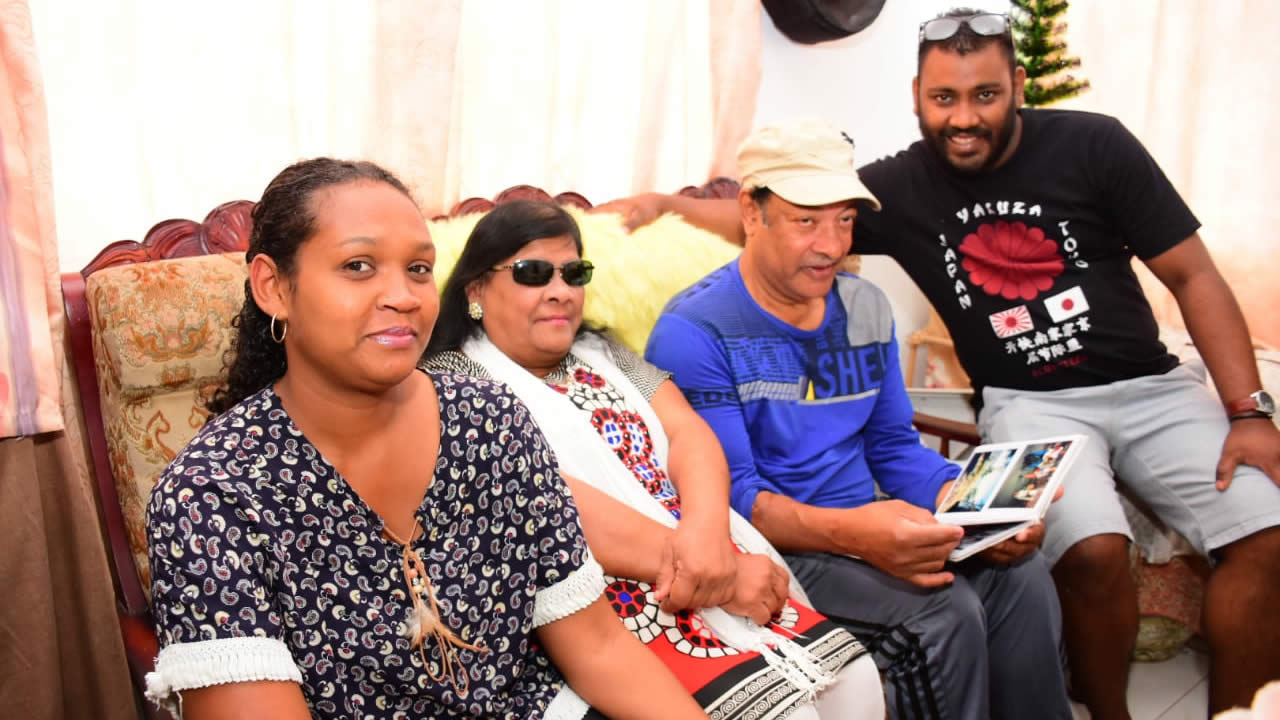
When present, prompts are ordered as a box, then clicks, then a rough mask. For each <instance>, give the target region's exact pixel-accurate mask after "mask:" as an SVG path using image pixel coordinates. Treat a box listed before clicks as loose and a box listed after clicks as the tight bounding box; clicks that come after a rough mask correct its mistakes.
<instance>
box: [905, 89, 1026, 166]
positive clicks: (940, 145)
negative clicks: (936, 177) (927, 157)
mask: <svg viewBox="0 0 1280 720" xmlns="http://www.w3.org/2000/svg"><path fill="white" fill-rule="evenodd" d="M917 122H918V124H919V125H920V136H921V137H923V138H924V141H925V144H926V145H928V146H929V148H930V149H932V150H933V153H934V155H936V156H937V157H938V160H940V161H941V162H942V164H943V165H946V166H947V167H949V168H951V169H952V170H953V171H955V172H957V173H960V174H963V175H977V174H980V173H984V172H987V171H988V170H991V169H992V168H994V167H995V166H996V165H997V164H998V163H999V162H1000V160H1001V159H1002V158H1003V157H1004V154H1005V151H1007V150H1008V149H1009V143H1011V142H1013V131H1014V128H1016V127H1017V124H1018V107H1017V105H1016V104H1015V103H1013V102H1010V103H1009V110H1008V112H1006V113H1005V115H1004V121H1003V122H1002V123H1000V126H999V127H997V128H995V129H991V128H987V127H983V126H981V125H976V126H974V127H968V128H954V127H947V128H943V129H942V130H938V131H936V132H935V131H933V130H931V129H930V128H929V127H928V126H927V125H925V123H924V118H923V117H920V118H917ZM961 134H968V135H973V136H974V137H978V138H982V139H984V140H986V141H987V146H988V147H989V148H990V152H989V154H988V155H987V157H986V159H984V160H983V161H982V164H981V165H978V166H977V167H974V166H959V165H956V164H955V163H953V162H952V161H951V156H950V155H949V154H948V153H947V146H948V140H949V138H951V137H953V136H955V135H961Z"/></svg>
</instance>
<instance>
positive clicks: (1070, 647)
mask: <svg viewBox="0 0 1280 720" xmlns="http://www.w3.org/2000/svg"><path fill="white" fill-rule="evenodd" d="M1053 579H1054V581H1055V583H1056V584H1057V587H1058V600H1059V601H1060V602H1061V604H1062V636H1063V639H1064V640H1065V641H1066V646H1067V664H1068V665H1069V666H1070V668H1071V689H1072V695H1073V696H1074V699H1075V700H1077V701H1078V702H1082V703H1084V704H1085V706H1086V707H1088V708H1089V713H1090V714H1091V715H1092V716H1093V720H1129V710H1128V707H1127V706H1126V704H1125V689H1126V687H1127V686H1128V682H1129V658H1130V656H1131V655H1132V653H1133V643H1134V638H1135V637H1136V635H1137V633H1138V591H1137V588H1136V587H1134V584H1133V576H1132V575H1130V574H1129V540H1128V538H1126V537H1125V536H1123V535H1115V534H1107V535H1094V536H1093V537H1089V538H1085V539H1084V540H1081V541H1080V542H1078V543H1076V544H1075V545H1072V546H1071V548H1070V549H1069V550H1067V552H1066V553H1064V554H1063V556H1062V558H1061V559H1060V560H1058V564H1057V565H1055V566H1054V568H1053Z"/></svg>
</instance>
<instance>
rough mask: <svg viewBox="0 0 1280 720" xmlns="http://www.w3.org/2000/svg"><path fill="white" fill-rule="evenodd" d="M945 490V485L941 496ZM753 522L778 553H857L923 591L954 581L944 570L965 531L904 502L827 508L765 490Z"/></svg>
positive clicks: (885, 501) (754, 512)
mask: <svg viewBox="0 0 1280 720" xmlns="http://www.w3.org/2000/svg"><path fill="white" fill-rule="evenodd" d="M946 489H947V486H946V485H944V486H943V489H942V493H940V496H941V494H943V493H945V492H946ZM751 522H752V524H754V525H755V526H756V527H757V528H759V529H760V532H761V533H763V534H764V536H765V537H766V538H768V539H769V541H770V542H772V543H773V544H774V546H775V547H777V548H778V549H779V550H783V551H785V552H830V553H840V554H845V555H857V556H858V557H860V558H862V559H863V560H865V561H867V562H868V563H870V564H871V565H873V566H874V567H876V568H878V569H880V570H882V571H884V572H886V573H888V574H890V575H893V576H895V577H900V578H903V579H905V580H908V581H909V582H912V583H914V584H916V585H919V586H922V587H934V586H937V585H944V584H946V583H949V582H951V581H952V580H953V579H954V576H953V575H952V574H951V573H949V572H943V571H942V567H943V565H944V564H945V563H946V560H947V555H949V554H950V553H951V551H952V550H953V549H955V547H956V545H958V544H959V543H960V538H962V537H964V530H963V529H962V528H960V527H958V526H955V525H943V524H940V523H939V522H938V521H937V520H936V519H934V517H933V514H932V513H930V512H929V511H927V510H924V509H923V508H919V507H916V506H915V505H911V504H909V503H905V502H902V501H901V500H884V501H880V502H871V503H867V504H866V505H863V506H861V507H856V508H847V509H846V508H823V507H816V506H813V505H806V504H804V503H800V502H797V501H795V500H792V499H791V498H789V497H787V496H785V495H779V494H777V493H772V492H768V491H761V492H760V493H759V494H758V495H757V496H756V501H755V505H754V506H753V507H752V512H751Z"/></svg>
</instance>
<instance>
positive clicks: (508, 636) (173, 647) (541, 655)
mask: <svg viewBox="0 0 1280 720" xmlns="http://www.w3.org/2000/svg"><path fill="white" fill-rule="evenodd" d="M435 254H436V253H435V247H434V246H433V244H432V241H431V235H430V233H429V232H428V230H427V226H426V223H425V222H424V221H423V219H422V215H421V213H419V211H418V208H417V206H416V205H415V204H414V202H413V200H412V199H411V198H410V197H409V192H408V191H407V190H406V189H405V187H404V185H402V184H401V183H400V181H399V180H397V179H396V178H395V177H393V176H391V175H390V174H389V173H387V172H386V171H385V170H382V169H381V168H379V167H377V166H375V165H372V164H369V163H351V162H341V161H337V160H331V159H328V158H319V159H315V160H308V161H305V162H301V163H298V164H296V165H293V166H290V167H288V168H286V169H285V170H284V171H282V172H281V173H280V174H279V175H278V176H276V178H275V179H274V180H272V182H271V183H270V185H268V186H267V189H266V190H265V191H264V192H263V195H262V199H261V200H260V201H259V202H258V204H257V205H256V206H255V207H254V210H253V232H252V235H251V236H250V239H249V248H248V252H247V253H246V255H247V259H248V262H249V280H248V282H247V284H246V285H247V288H246V290H247V292H246V297H245V301H244V306H243V308H242V310H241V313H240V315H239V317H238V318H237V320H236V323H235V326H236V329H237V336H236V341H235V346H234V349H233V351H232V353H231V367H230V372H229V378H228V381H227V385H226V386H225V387H223V388H222V389H221V390H220V391H219V392H218V393H217V394H216V396H215V398H214V400H213V402H212V403H211V404H210V410H211V411H213V412H214V413H216V417H214V418H212V419H211V420H210V421H209V422H208V423H207V424H206V425H205V426H204V428H203V429H202V430H201V431H200V432H199V433H198V434H197V435H196V436H195V438H194V439H192V441H191V442H190V443H189V444H188V445H187V447H186V448H184V449H183V450H182V451H181V452H180V453H178V455H177V457H176V458H175V459H174V460H173V462H172V463H171V464H170V465H169V467H168V468H167V469H166V471H165V473H164V475H163V476H162V477H161V478H160V480H159V481H158V482H157V484H156V486H155V489H154V491H153V493H152V496H151V503H150V506H149V508H148V518H147V522H148V533H149V537H148V540H149V557H150V560H151V570H152V598H151V600H152V611H153V616H154V617H155V622H156V626H157V634H158V636H159V639H160V645H161V650H160V654H159V657H158V658H157V660H156V671H155V672H154V673H152V674H151V675H149V676H148V678H147V687H148V695H149V696H150V697H152V698H153V699H155V700H159V701H162V702H165V703H166V704H168V706H169V707H170V709H171V710H173V711H174V712H175V715H176V716H178V717H182V718H185V720H228V719H232V718H236V719H239V718H244V719H246V720H247V719H249V718H272V719H273V720H289V719H294V720H301V719H302V718H357V717H358V718H378V719H382V718H386V719H387V720H391V719H392V718H504V719H508V718H510V719H518V718H535V717H536V718H547V719H551V718H561V719H564V718H581V717H584V716H587V715H588V712H589V709H588V707H587V704H586V703H587V702H589V703H591V705H592V706H594V707H598V708H599V710H600V712H603V713H607V714H608V716H609V717H613V718H635V719H637V720H639V719H640V718H652V717H664V718H665V717H679V718H705V717H706V716H705V715H704V714H703V712H702V711H701V710H700V709H699V708H698V706H697V704H696V703H695V702H693V701H692V700H691V699H690V698H689V697H688V696H687V695H685V694H684V693H683V691H682V689H681V687H680V684H679V683H677V682H676V680H675V678H674V677H672V675H671V673H670V671H669V670H667V668H665V667H664V666H663V665H662V664H661V663H660V662H657V660H656V659H655V658H654V657H653V656H652V655H651V654H650V653H649V652H648V651H646V650H645V649H644V647H643V646H641V645H640V643H637V642H636V641H635V639H634V638H633V637H631V635H629V634H628V633H627V632H626V631H625V630H623V629H622V628H621V627H619V626H618V624H617V620H616V618H615V617H614V615H613V613H612V612H611V611H610V609H609V606H608V605H607V604H606V603H605V602H604V601H603V600H602V599H601V597H600V594H601V591H602V589H603V587H604V582H603V578H602V575H601V572H600V567H599V565H598V564H597V563H596V562H595V561H594V560H592V559H591V556H590V554H589V553H588V552H587V549H586V541H585V540H584V538H583V536H582V530H581V527H580V525H579V524H578V518H577V511H576V509H575V507H574V504H573V502H572V501H571V496H570V495H569V492H568V489H567V488H566V487H565V485H564V483H563V482H562V481H561V479H560V475H559V472H558V471H557V469H556V466H555V462H554V459H553V455H552V454H551V451H550V450H549V448H548V446H547V442H546V440H545V439H544V438H543V436H542V434H541V433H539V432H538V429H537V426H536V425H534V424H533V423H530V422H529V421H528V413H527V411H526V410H525V409H524V407H523V406H522V405H521V404H520V403H519V401H517V400H516V399H515V398H514V397H512V395H511V393H510V391H508V390H507V389H505V388H503V387H501V386H500V385H498V384H496V383H493V382H488V381H484V380H478V379H476V378H469V377H461V376H457V375H452V374H428V373H424V372H419V371H418V370H417V367H416V366H417V364H418V361H419V359H420V358H421V356H422V351H423V349H424V348H425V346H426V343H427V338H428V337H429V336H430V335H431V331H432V327H433V325H434V323H435V320H436V315H437V310H438V307H439V305H438V302H439V301H438V297H437V294H436V283H435V278H434V275H433V266H434V265H435V259H436V258H435ZM553 662H554V665H553V664H552V663H553ZM566 682H567V684H568V686H570V687H572V688H573V690H575V691H577V693H578V695H580V696H581V698H579V697H578V695H575V694H574V693H573V692H570V691H569V690H568V689H567V688H566ZM584 700H585V701H586V702H584ZM591 712H594V711H591ZM595 717H599V715H595Z"/></svg>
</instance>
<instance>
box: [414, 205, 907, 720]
mask: <svg viewBox="0 0 1280 720" xmlns="http://www.w3.org/2000/svg"><path fill="white" fill-rule="evenodd" d="M582 247H583V246H582V237H581V234H580V232H579V229H578V225H577V223H576V222H574V220H573V218H572V217H571V216H570V215H569V214H568V213H567V212H565V211H564V210H563V209H562V208H560V207H558V206H556V205H554V204H550V203H537V202H527V201H517V202H512V203H507V204H504V205H500V206H498V207H497V208H495V209H494V210H492V211H491V212H490V213H489V214H488V215H486V216H485V217H484V218H482V219H481V220H480V222H479V223H477V225H476V227H475V229H474V230H473V231H472V233H471V236H470V237H469V238H468V240H467V244H466V247H465V248H463V251H462V253H461V255H460V256H459V258H458V262H457V265H456V266H455V267H454V269H453V272H452V274H451V276H450V278H449V280H448V282H447V283H446V285H445V289H444V292H443V293H442V296H441V306H440V321H439V323H438V325H437V328H436V332H435V334H434V335H433V336H432V338H431V342H430V343H429V345H428V347H427V355H426V361H425V364H426V366H427V367H428V368H429V369H431V370H432V371H452V372H461V373H465V374H469V375H474V376H479V377H483V378H493V379H497V380H500V381H502V382H503V383H505V384H506V385H507V386H508V387H510V388H511V389H512V390H513V391H514V392H515V394H516V396H517V397H519V398H520V399H521V401H522V402H523V403H524V404H525V405H526V406H528V408H529V410H530V412H531V414H532V416H533V418H534V420H535V421H536V422H537V423H538V425H539V426H540V427H541V429H542V430H543V432H544V433H545V434H546V436H547V439H548V441H549V442H550V444H551V448H552V450H553V451H554V452H555V454H556V459H557V461H558V462H559V464H560V467H561V470H562V472H563V473H564V477H565V480H566V481H567V482H568V483H569V485H570V487H571V488H572V490H573V492H574V496H575V500H576V502H577V505H578V507H579V511H580V513H581V518H582V523H583V528H584V530H585V531H586V535H587V540H588V543H589V545H590V548H591V551H592V554H593V555H594V556H595V557H596V559H597V560H598V561H599V562H600V564H601V565H602V566H603V567H604V571H605V574H606V577H605V580H606V582H607V583H608V587H607V588H606V590H605V597H606V598H607V599H608V600H609V602H610V604H611V605H612V607H613V610H614V612H615V613H616V614H617V615H618V617H619V619H621V621H622V623H623V624H624V625H625V626H626V628H627V629H629V630H630V631H631V632H632V633H633V634H634V635H635V636H636V637H637V638H639V639H640V640H641V641H642V642H644V643H645V644H646V645H647V646H648V647H649V648H650V649H651V650H652V651H653V652H654V653H655V654H656V655H657V656H658V657H659V658H661V659H662V661H663V662H664V663H666V665H667V666H668V667H669V668H671V670H672V671H674V672H675V675H676V677H677V678H678V679H680V680H681V682H682V683H683V684H684V686H685V687H686V688H687V689H688V691H689V692H690V693H691V694H692V695H693V696H694V698H695V699H696V700H697V701H698V703H699V704H700V705H701V706H702V707H703V708H704V709H705V710H706V711H707V713H708V714H709V715H712V716H714V717H723V718H741V717H766V716H772V714H773V713H774V712H781V713H782V714H785V713H786V712H787V711H789V710H793V709H794V711H795V712H794V714H792V715H790V717H792V718H797V719H799V718H860V717H876V718H882V717H884V703H883V693H882V690H881V688H880V683H879V678H878V675H877V674H876V671H875V668H874V665H873V664H872V663H871V661H870V658H869V656H865V655H863V650H862V648H861V646H860V645H859V644H858V643H857V641H856V640H855V639H854V638H853V637H852V636H851V635H850V634H849V633H848V632H846V631H845V630H843V629H840V628H838V627H836V626H835V625H834V624H833V623H831V622H829V621H827V620H826V619H825V618H823V617H822V616H820V615H818V614H817V613H815V612H814V611H813V610H811V609H809V608H807V607H806V606H805V605H804V604H802V603H801V602H800V601H799V600H798V598H802V597H803V592H802V591H801V590H800V589H799V585H798V584H796V583H794V582H793V581H792V579H791V577H790V575H789V573H788V572H787V570H786V565H785V564H784V563H783V561H782V559H781V557H779V556H778V555H777V553H776V552H774V550H773V548H772V547H770V546H769V544H768V542H767V541H766V540H765V539H764V538H763V537H762V536H761V535H760V534H759V533H758V532H757V531H756V530H755V529H754V528H753V527H752V526H751V524H750V523H749V522H748V521H746V520H745V519H743V518H742V517H741V516H738V515H736V514H733V513H732V512H731V511H730V510H729V507H728V482H729V470H728V466H727V464H726V461H725V459H724V455H723V453H722V451H721V450H720V445H719V443H718V442H717V441H716V438H715V435H714V434H713V433H712V432H711V429H710V428H709V427H707V425H706V424H705V423H704V422H703V421H702V419H701V418H700V417H698V415H697V414H696V413H695V412H694V411H693V409H692V408H691V407H689V404H688V403H687V402H686V401H685V399H684V396H683V395H682V394H681V393H680V391H679V389H677V388H676V386H675V385H674V383H672V382H671V381H670V380H669V379H668V375H667V374H666V373H664V372H662V371H660V370H658V369H657V368H655V367H653V366H652V365H650V364H648V363H646V362H645V361H644V360H642V359H641V358H640V357H638V356H637V355H635V354H634V353H632V352H631V351H630V350H628V349H626V348H625V347H623V346H622V345H620V344H619V343H617V342H616V341H614V340H612V339H611V338H609V337H608V336H607V335H605V334H603V333H602V332H600V331H598V330H596V329H593V328H589V327H586V326H585V325H584V323H583V319H582V316H583V300H584V298H585V285H586V284H587V283H588V282H590V281H591V272H592V265H591V263H590V262H589V261H586V260H584V259H583V257H582ZM762 650H763V652H761V651H762ZM859 656H861V657H859ZM855 659H857V660H856V661H855ZM815 697H816V702H815V700H814V698H815Z"/></svg>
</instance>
